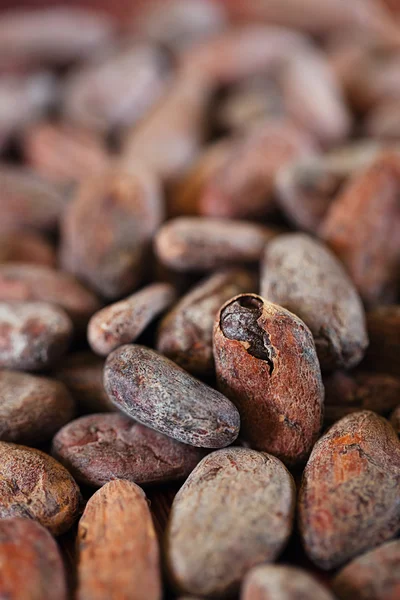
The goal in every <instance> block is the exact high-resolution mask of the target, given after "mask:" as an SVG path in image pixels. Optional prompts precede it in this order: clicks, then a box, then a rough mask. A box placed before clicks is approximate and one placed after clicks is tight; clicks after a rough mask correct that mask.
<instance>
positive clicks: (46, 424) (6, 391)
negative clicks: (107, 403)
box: [0, 371, 75, 445]
mask: <svg viewBox="0 0 400 600" xmlns="http://www.w3.org/2000/svg"><path fill="white" fill-rule="evenodd" d="M74 409H75V403H74V401H73V399H72V397H71V395H70V394H69V392H68V390H67V388H66V387H65V386H64V385H63V384H62V383H61V382H59V381H55V380H53V379H47V378H45V377H36V376H34V375H28V374H26V373H19V372H16V371H0V440H2V441H5V442H16V443H18V444H29V445H35V444H38V443H43V442H46V441H48V440H49V439H51V438H52V437H53V435H54V434H55V433H56V432H57V431H58V430H59V429H60V428H61V427H62V426H63V425H65V424H66V423H68V422H69V421H70V420H71V419H72V418H73V415H74Z"/></svg>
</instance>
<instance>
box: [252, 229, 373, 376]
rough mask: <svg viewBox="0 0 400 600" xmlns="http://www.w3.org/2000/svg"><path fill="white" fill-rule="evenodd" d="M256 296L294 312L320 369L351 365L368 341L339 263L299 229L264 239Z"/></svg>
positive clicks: (353, 294) (361, 314) (355, 295)
mask: <svg viewBox="0 0 400 600" xmlns="http://www.w3.org/2000/svg"><path fill="white" fill-rule="evenodd" d="M260 293H261V295H262V296H263V297H264V298H268V300H269V301H270V302H275V303H276V304H279V305H281V306H284V307H285V308H287V309H288V310H290V311H291V312H292V313H294V314H296V315H297V316H298V317H300V319H302V320H303V321H304V323H305V324H306V325H307V326H308V327H309V328H310V330H311V333H312V334H313V336H314V341H315V346H316V349H317V355H318V359H319V362H320V364H321V368H322V370H326V371H329V370H334V369H339V368H347V369H349V368H351V367H354V366H355V365H357V364H358V363H359V362H360V361H361V359H362V357H363V355H364V352H365V349H366V347H367V345H368V337H367V331H366V323H365V314H364V309H363V306H362V303H361V300H360V297H359V295H358V293H357V290H356V289H355V287H354V285H353V283H352V281H351V280H350V278H349V277H348V275H347V273H346V272H345V270H344V268H343V267H342V265H341V264H340V263H339V261H338V260H337V259H336V258H335V256H334V255H333V254H331V252H330V251H329V250H328V249H327V248H325V247H324V246H323V245H322V244H320V243H319V242H316V241H314V240H313V239H312V238H311V237H309V236H307V235H305V234H303V233H292V234H288V235H281V236H279V237H278V238H276V239H275V240H272V241H271V242H270V243H269V244H267V246H266V248H265V251H264V255H263V265H262V271H261V292H260Z"/></svg>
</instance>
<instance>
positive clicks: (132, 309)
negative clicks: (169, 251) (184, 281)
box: [88, 283, 175, 356]
mask: <svg viewBox="0 0 400 600" xmlns="http://www.w3.org/2000/svg"><path fill="white" fill-rule="evenodd" d="M174 300H175V290H174V288H173V287H172V285H170V284H168V283H154V284H152V285H149V286H147V287H145V288H143V289H141V290H140V291H138V292H136V293H135V294H133V295H132V296H129V297H128V298H125V300H121V301H120V302H117V303H115V304H110V305H109V306H106V308H103V309H102V310H101V311H99V312H97V313H96V314H95V315H93V317H92V318H91V320H90V322H89V326H88V341H89V344H90V346H91V348H92V350H93V352H96V353H97V354H100V356H107V355H108V354H110V352H112V351H113V350H115V348H118V346H122V345H123V344H128V343H129V342H134V341H135V340H136V338H137V337H139V335H140V334H141V333H142V332H143V331H144V329H145V328H146V327H147V325H148V324H149V323H151V321H152V320H153V319H155V318H156V317H157V316H158V314H159V313H161V312H164V311H165V309H166V308H168V307H169V305H170V304H172V302H173V301H174Z"/></svg>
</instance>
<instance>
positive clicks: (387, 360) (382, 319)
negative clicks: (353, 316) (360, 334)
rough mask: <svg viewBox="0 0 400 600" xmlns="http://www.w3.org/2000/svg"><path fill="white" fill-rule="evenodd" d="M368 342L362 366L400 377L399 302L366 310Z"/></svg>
mask: <svg viewBox="0 0 400 600" xmlns="http://www.w3.org/2000/svg"><path fill="white" fill-rule="evenodd" d="M367 328H368V336H369V339H370V344H369V347H368V350H367V353H366V355H365V360H364V361H363V367H365V368H367V369H371V370H372V371H378V372H381V373H390V374H392V375H395V376H398V377H400V304H392V305H389V306H377V307H376V308H374V309H373V310H371V311H369V312H367Z"/></svg>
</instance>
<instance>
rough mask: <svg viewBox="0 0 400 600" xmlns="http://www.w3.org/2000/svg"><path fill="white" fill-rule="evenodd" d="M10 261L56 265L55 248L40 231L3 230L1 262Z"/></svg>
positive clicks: (0, 247) (0, 248) (0, 242)
mask: <svg viewBox="0 0 400 600" xmlns="http://www.w3.org/2000/svg"><path fill="white" fill-rule="evenodd" d="M10 262H13V263H14V262H28V263H34V264H38V265H45V266H47V267H54V266H55V264H56V253H55V248H54V247H53V246H52V244H51V243H50V242H49V241H48V240H47V239H46V238H45V237H44V236H42V235H40V233H39V232H34V231H10V232H9V233H3V232H2V234H1V240H0V263H10Z"/></svg>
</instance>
